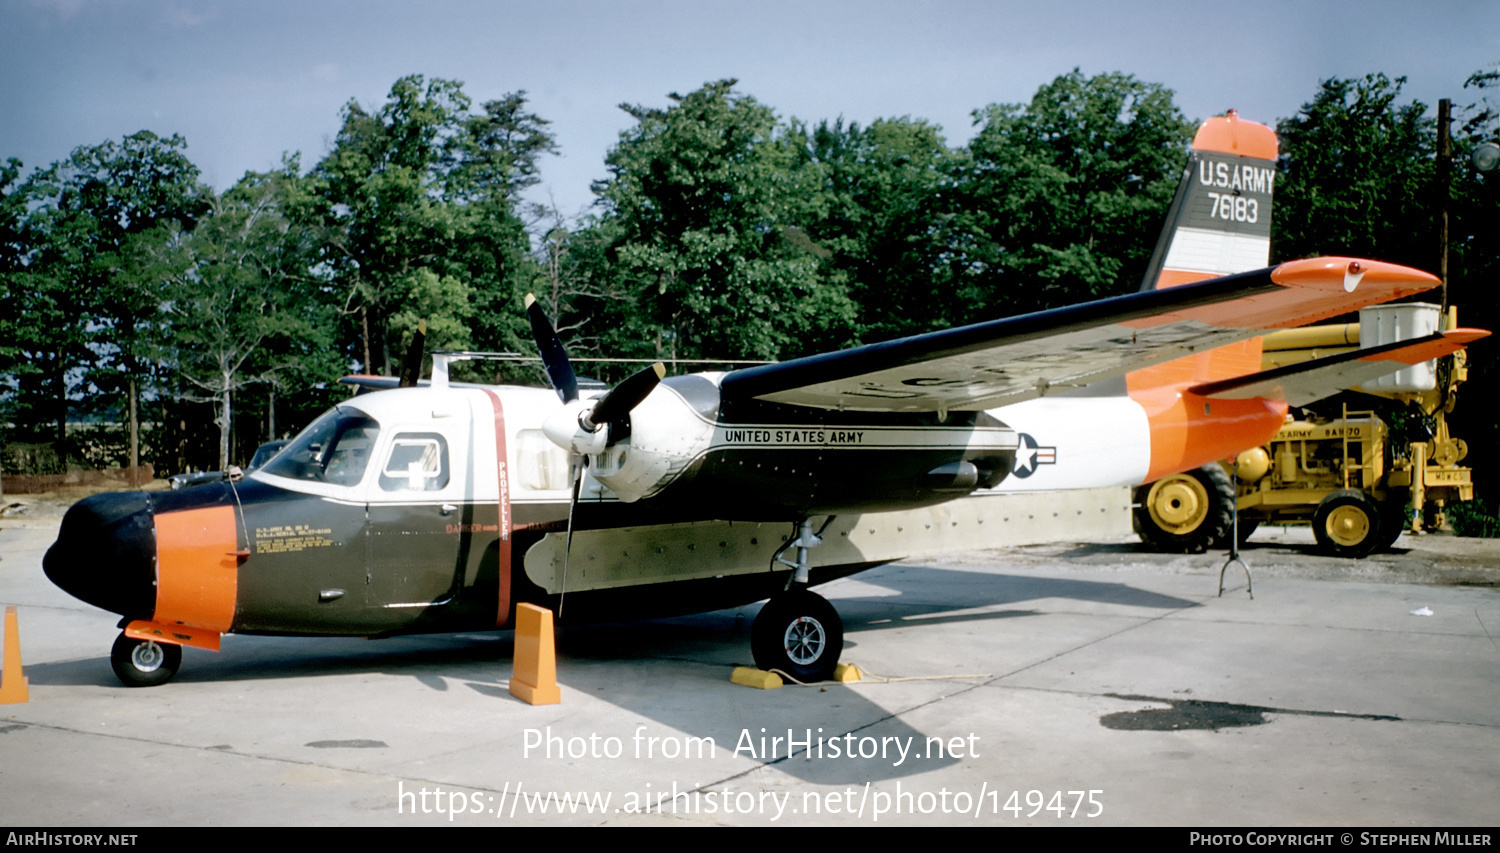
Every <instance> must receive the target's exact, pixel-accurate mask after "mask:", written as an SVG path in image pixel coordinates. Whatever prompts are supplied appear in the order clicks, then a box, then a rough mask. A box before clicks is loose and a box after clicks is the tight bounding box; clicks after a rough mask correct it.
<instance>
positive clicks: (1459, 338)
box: [1360, 329, 1490, 364]
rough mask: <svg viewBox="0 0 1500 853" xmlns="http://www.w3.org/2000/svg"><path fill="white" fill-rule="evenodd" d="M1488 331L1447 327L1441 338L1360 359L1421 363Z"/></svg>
mask: <svg viewBox="0 0 1500 853" xmlns="http://www.w3.org/2000/svg"><path fill="white" fill-rule="evenodd" d="M1489 336H1490V333H1489V332H1488V331H1486V330H1485V329H1449V330H1448V331H1446V332H1443V337H1442V340H1436V341H1428V342H1426V343H1422V344H1413V345H1412V346H1409V347H1403V348H1402V349H1398V350H1393V351H1391V352H1384V353H1378V354H1375V355H1368V356H1365V357H1364V358H1362V359H1360V360H1361V361H1394V362H1397V363H1399V364H1421V363H1422V362H1424V361H1431V360H1432V359H1434V358H1442V357H1443V356H1445V355H1449V354H1451V353H1453V352H1456V351H1457V350H1460V349H1463V348H1464V346H1466V345H1467V344H1470V343H1472V342H1474V341H1477V340H1479V339H1480V338H1487V337H1489Z"/></svg>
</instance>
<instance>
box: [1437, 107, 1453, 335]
mask: <svg viewBox="0 0 1500 853" xmlns="http://www.w3.org/2000/svg"><path fill="white" fill-rule="evenodd" d="M1452 123H1453V102H1452V101H1450V100H1448V99H1447V98H1443V99H1442V100H1441V101H1438V151H1437V182H1438V210H1439V214H1438V247H1439V251H1438V278H1440V279H1442V281H1443V308H1442V313H1440V314H1438V318H1439V321H1438V322H1439V323H1440V324H1442V323H1446V322H1447V320H1448V201H1449V199H1448V195H1449V193H1448V186H1449V184H1450V183H1452V181H1451V176H1452V174H1453V133H1452V130H1451V129H1450V128H1449V125H1451V124H1452Z"/></svg>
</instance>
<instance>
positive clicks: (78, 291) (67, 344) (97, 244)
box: [12, 131, 207, 465]
mask: <svg viewBox="0 0 1500 853" xmlns="http://www.w3.org/2000/svg"><path fill="white" fill-rule="evenodd" d="M186 147H187V143H186V142H185V141H184V140H183V139H182V138H181V137H180V136H173V137H170V138H167V139H163V138H161V137H158V136H157V135H155V134H153V133H151V132H149V131H140V132H139V133H135V134H132V135H130V136H127V137H125V138H124V139H123V140H121V141H120V142H118V143H116V142H113V141H110V142H105V143H103V144H101V145H96V146H88V147H81V148H78V149H76V150H75V151H74V152H73V153H72V155H71V156H70V157H69V158H68V159H67V160H65V161H62V162H60V163H55V164H53V165H52V166H50V167H48V168H47V169H43V170H40V171H38V172H36V173H35V174H33V175H31V176H30V177H29V178H27V180H26V181H25V183H24V185H23V186H22V187H21V188H20V189H19V190H18V192H20V193H22V194H23V195H24V197H25V199H26V203H27V206H28V212H27V214H26V217H25V222H24V224H23V225H22V227H21V233H22V238H23V242H24V245H25V250H24V252H25V254H24V257H22V258H21V259H20V265H21V271H20V272H19V273H17V274H16V275H15V276H14V277H13V278H12V281H13V283H14V286H15V287H16V288H17V290H18V292H21V293H22V296H23V298H22V300H21V302H22V304H21V305H20V306H19V307H20V308H21V312H20V316H23V317H24V318H25V320H24V324H25V328H23V329H20V330H19V333H20V334H19V335H18V340H19V341H20V342H21V343H20V346H21V348H22V350H23V358H22V359H21V360H22V361H24V362H26V364H24V365H21V366H18V369H17V373H18V374H19V376H18V383H19V385H20V387H21V393H22V395H23V396H27V397H30V398H31V399H32V400H33V401H35V402H34V403H33V404H32V405H33V408H32V413H33V414H36V413H38V411H39V409H46V410H50V411H49V414H48V418H47V419H48V420H52V419H55V423H56V427H55V432H54V433H53V435H54V436H55V438H56V439H57V440H61V439H63V438H64V437H65V432H66V420H67V414H68V409H69V407H70V403H71V402H72V400H73V397H74V395H75V394H77V395H78V396H79V398H80V399H79V402H85V401H86V402H88V403H90V404H92V405H94V406H96V407H100V406H102V407H108V408H111V409H113V408H114V407H119V408H122V409H124V410H125V412H126V414H127V417H128V420H129V430H130V441H129V443H130V463H131V464H132V465H135V464H137V461H138V434H139V430H138V401H139V398H140V393H141V390H142V387H143V385H149V384H150V383H151V381H152V379H153V371H152V362H151V360H150V359H149V353H150V351H151V349H152V347H153V346H154V345H155V335H156V330H155V329H154V326H153V324H154V321H155V316H156V308H157V306H158V305H159V304H160V292H161V288H162V283H163V281H164V277H165V276H166V275H167V274H168V271H166V270H163V269H162V268H161V267H160V266H159V260H160V259H161V257H163V256H162V254H161V253H160V252H158V251H157V248H158V247H159V246H160V245H161V244H162V243H164V242H165V241H166V240H168V239H169V237H170V234H171V233H172V232H173V231H174V230H177V229H183V230H185V229H190V228H191V227H192V226H193V224H194V223H195V222H196V220H197V218H198V217H199V216H201V215H202V214H203V212H204V211H205V209H206V203H207V202H206V198H207V191H206V189H205V188H204V187H203V186H202V185H201V184H199V183H198V170H197V168H196V167H195V166H194V165H193V164H192V162H191V161H189V160H188V158H187V156H186V155H185V154H184V153H183V150H184V149H185V148H186ZM80 372H84V373H86V376H87V383H88V387H86V388H80V387H75V385H76V383H75V381H74V380H73V379H72V378H71V377H73V376H74V375H76V374H78V373H80ZM43 400H46V401H47V402H42V401H43ZM29 420H30V422H31V428H32V429H36V428H37V427H39V426H40V423H39V420H40V419H37V418H30V419H29Z"/></svg>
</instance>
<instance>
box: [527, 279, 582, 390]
mask: <svg viewBox="0 0 1500 853" xmlns="http://www.w3.org/2000/svg"><path fill="white" fill-rule="evenodd" d="M526 316H527V318H528V319H530V320H531V336H532V337H533V338H535V339H536V348H537V350H538V351H539V352H540V353H541V354H542V364H543V365H544V366H546V368H547V379H548V380H550V381H551V382H552V387H553V388H554V389H556V391H557V396H559V397H561V398H562V401H563V402H564V403H571V402H573V401H574V400H577V399H578V377H577V376H575V375H574V374H573V365H572V363H571V362H569V361H568V353H567V351H566V350H564V349H563V345H562V340H561V339H559V338H558V337H557V330H556V329H554V328H552V321H551V320H549V319H547V312H546V311H543V310H542V306H541V303H539V302H537V301H536V297H535V296H532V295H531V294H530V293H528V294H526Z"/></svg>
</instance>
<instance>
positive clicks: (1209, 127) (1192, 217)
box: [1141, 110, 1277, 290]
mask: <svg viewBox="0 0 1500 853" xmlns="http://www.w3.org/2000/svg"><path fill="white" fill-rule="evenodd" d="M1276 154H1277V141H1276V132H1275V131H1273V130H1271V128H1269V127H1267V126H1265V125H1263V124H1258V123H1256V122H1253V121H1245V120H1243V119H1241V118H1240V117H1239V116H1238V115H1237V114H1236V113H1235V112H1234V110H1230V111H1229V112H1228V114H1226V115H1222V116H1217V117H1215V118H1211V119H1209V120H1208V121H1206V122H1204V123H1203V125H1202V126H1201V127H1199V128H1198V135H1197V136H1195V137H1194V138H1193V147H1192V150H1191V151H1190V152H1189V154H1188V162H1187V168H1186V169H1185V170H1184V172H1183V175H1182V183H1181V184H1180V185H1179V186H1178V188H1177V197H1176V199H1175V200H1173V202H1172V208H1171V210H1170V211H1169V212H1168V214H1167V224H1166V228H1164V229H1163V231H1162V234H1161V238H1160V239H1159V240H1158V241H1157V244H1156V251H1155V252H1154V253H1152V255H1151V265H1150V266H1149V267H1147V270H1146V277H1145V280H1144V281H1143V282H1142V283H1141V290H1159V289H1161V288H1164V287H1173V286H1175V285H1179V284H1186V283H1188V282H1192V281H1201V280H1203V279H1206V278H1213V277H1215V276H1221V275H1230V274H1232V273H1238V272H1248V271H1250V270H1256V269H1260V268H1262V267H1265V266H1268V265H1269V261H1270V254H1271V192H1272V189H1273V185H1274V183H1275V180H1276Z"/></svg>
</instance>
